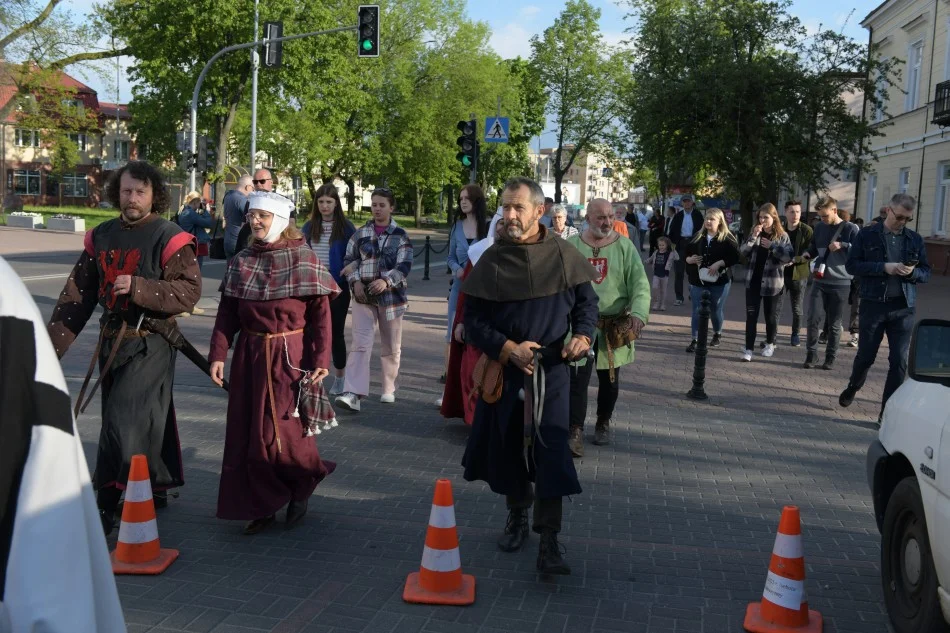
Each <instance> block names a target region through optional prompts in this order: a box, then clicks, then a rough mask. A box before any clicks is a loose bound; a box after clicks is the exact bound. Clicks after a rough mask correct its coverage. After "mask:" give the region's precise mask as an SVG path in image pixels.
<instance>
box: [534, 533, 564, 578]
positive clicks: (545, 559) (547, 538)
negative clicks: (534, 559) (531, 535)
mask: <svg viewBox="0 0 950 633" xmlns="http://www.w3.org/2000/svg"><path fill="white" fill-rule="evenodd" d="M566 552H567V550H566V549H565V548H564V546H563V545H561V544H560V543H558V542H557V532H554V531H551V530H544V531H543V532H541V544H540V545H539V546H538V571H539V572H540V573H542V574H557V575H560V576H569V575H570V573H571V568H570V566H569V565H568V564H567V563H566V562H565V561H564V556H563V555H564V554H565V553H566Z"/></svg>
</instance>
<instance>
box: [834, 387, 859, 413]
mask: <svg viewBox="0 0 950 633" xmlns="http://www.w3.org/2000/svg"><path fill="white" fill-rule="evenodd" d="M856 395H858V389H857V387H852V386H851V383H848V386H847V387H845V388H844V391H842V392H841V395H840V396H838V404H840V405H841V406H842V407H850V406H851V403H852V402H854V397H855V396H856Z"/></svg>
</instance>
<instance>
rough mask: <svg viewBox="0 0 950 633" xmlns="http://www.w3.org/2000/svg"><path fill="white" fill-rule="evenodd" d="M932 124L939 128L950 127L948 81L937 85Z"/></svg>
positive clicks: (949, 85)
mask: <svg viewBox="0 0 950 633" xmlns="http://www.w3.org/2000/svg"><path fill="white" fill-rule="evenodd" d="M932 123H933V124H934V125H939V126H941V127H943V126H946V125H950V81H941V82H940V83H939V84H937V94H936V95H935V96H934V119H933V121H932Z"/></svg>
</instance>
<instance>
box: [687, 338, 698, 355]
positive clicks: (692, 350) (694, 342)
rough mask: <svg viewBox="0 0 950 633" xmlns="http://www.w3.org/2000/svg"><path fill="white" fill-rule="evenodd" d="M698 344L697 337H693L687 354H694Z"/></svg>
mask: <svg viewBox="0 0 950 633" xmlns="http://www.w3.org/2000/svg"><path fill="white" fill-rule="evenodd" d="M696 345H698V343H697V341H696V339H693V340H692V342H690V344H689V347H687V348H686V353H687V354H692V353H693V352H695V351H696Z"/></svg>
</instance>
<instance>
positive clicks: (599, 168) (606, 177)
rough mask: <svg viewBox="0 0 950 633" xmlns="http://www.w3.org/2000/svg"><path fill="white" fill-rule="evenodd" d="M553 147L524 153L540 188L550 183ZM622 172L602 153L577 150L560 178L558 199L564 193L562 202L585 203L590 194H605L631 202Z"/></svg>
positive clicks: (610, 198)
mask: <svg viewBox="0 0 950 633" xmlns="http://www.w3.org/2000/svg"><path fill="white" fill-rule="evenodd" d="M556 151H557V148H546V149H541V150H539V151H537V152H533V151H532V152H529V154H528V159H529V160H530V162H531V169H532V171H533V172H534V175H535V178H536V179H537V180H538V182H539V183H540V184H541V186H542V188H544V185H545V184H546V183H552V185H553V183H554V155H555V152H556ZM566 151H567V149H566V148H565V152H566ZM625 175H626V174H625V173H624V172H623V171H622V170H621V169H619V168H616V167H612V166H611V165H610V164H609V162H608V161H607V160H606V159H605V158H604V157H602V156H600V155H598V154H596V153H593V152H591V153H587V152H580V153H579V154H578V155H577V158H575V159H574V164H573V165H571V167H570V169H568V170H567V172H565V174H564V178H563V179H562V182H561V184H562V201H564V200H563V198H565V197H566V198H567V199H566V201H565V203H566V204H581V205H586V204H587V203H588V202H590V201H591V200H593V199H594V198H605V199H607V200H610V201H611V202H634V200H633V199H632V198H631V191H630V190H628V187H627V185H626V179H625V178H624V176H625ZM565 194H566V195H565ZM640 202H642V200H640Z"/></svg>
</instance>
